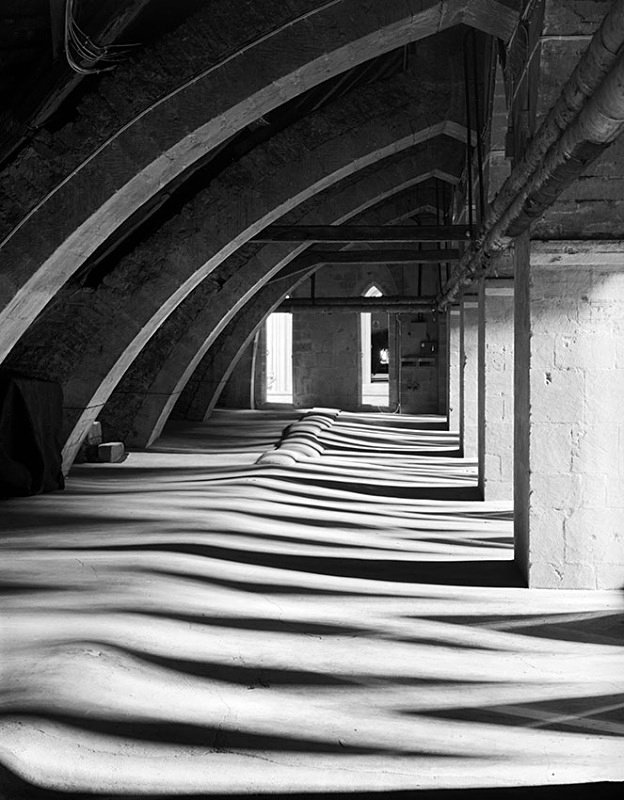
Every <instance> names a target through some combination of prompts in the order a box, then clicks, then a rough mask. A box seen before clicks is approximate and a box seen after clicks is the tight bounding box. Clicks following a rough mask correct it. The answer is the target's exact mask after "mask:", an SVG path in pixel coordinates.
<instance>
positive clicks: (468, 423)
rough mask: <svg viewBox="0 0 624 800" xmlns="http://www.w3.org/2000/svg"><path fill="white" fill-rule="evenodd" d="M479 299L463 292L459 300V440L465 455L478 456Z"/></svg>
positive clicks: (474, 457) (472, 457)
mask: <svg viewBox="0 0 624 800" xmlns="http://www.w3.org/2000/svg"><path fill="white" fill-rule="evenodd" d="M478 333H479V300H478V297H477V296H476V295H465V296H464V297H463V298H462V302H461V334H460V352H461V356H460V370H459V375H460V399H461V402H460V408H461V411H460V419H459V423H460V430H459V433H460V443H461V450H462V454H463V456H464V458H471V459H475V460H476V458H477V455H478V453H477V449H478V447H477V445H478V436H477V431H478V392H477V376H478V368H477V365H478V360H479V347H478V339H479V336H478Z"/></svg>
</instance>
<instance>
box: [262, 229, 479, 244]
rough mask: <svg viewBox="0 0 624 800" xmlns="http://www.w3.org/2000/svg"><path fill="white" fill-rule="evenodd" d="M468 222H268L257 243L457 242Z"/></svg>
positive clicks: (463, 237)
mask: <svg viewBox="0 0 624 800" xmlns="http://www.w3.org/2000/svg"><path fill="white" fill-rule="evenodd" d="M467 239H470V227H469V226H468V225H269V226H267V227H266V228H265V229H264V230H263V231H262V232H261V233H259V234H258V235H257V236H255V237H254V238H253V241H255V242H335V243H336V244H338V243H345V242H454V241H465V240H467Z"/></svg>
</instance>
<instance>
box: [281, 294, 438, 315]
mask: <svg viewBox="0 0 624 800" xmlns="http://www.w3.org/2000/svg"><path fill="white" fill-rule="evenodd" d="M434 305H435V297H411V296H399V297H392V296H386V297H318V298H316V300H314V299H312V298H310V297H296V298H289V299H288V300H284V301H283V302H282V303H281V305H280V306H279V308H277V309H276V310H277V311H294V310H295V309H297V310H303V311H305V310H308V311H315V310H316V311H375V310H377V311H388V312H393V313H395V314H398V313H402V312H406V313H410V312H412V311H416V310H419V309H428V310H431V309H433V308H434Z"/></svg>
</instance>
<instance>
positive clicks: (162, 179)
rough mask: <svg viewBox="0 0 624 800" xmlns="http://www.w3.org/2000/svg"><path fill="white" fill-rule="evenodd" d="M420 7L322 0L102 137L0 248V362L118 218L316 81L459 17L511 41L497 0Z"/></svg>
mask: <svg viewBox="0 0 624 800" xmlns="http://www.w3.org/2000/svg"><path fill="white" fill-rule="evenodd" d="M425 2H426V0H425ZM423 5H424V2H423V0H386V1H385V2H384V3H383V4H382V5H379V6H377V5H366V6H365V7H362V4H361V3H360V0H333V2H330V3H326V4H324V5H323V6H321V7H320V8H318V9H317V10H316V11H315V13H314V14H310V15H306V16H305V17H302V18H299V19H297V20H295V21H293V22H291V23H289V24H288V25H287V26H284V27H283V28H281V29H279V30H278V31H276V32H274V33H273V34H272V35H270V36H265V37H263V38H262V39H260V40H259V41H257V42H255V43H253V45H250V46H249V47H248V48H246V49H244V50H242V51H240V52H239V53H237V54H236V55H235V56H232V57H230V58H228V59H226V61H224V62H223V63H221V64H219V65H218V66H217V67H213V68H211V69H210V70H208V72H205V73H203V74H202V75H200V76H198V77H196V78H194V79H193V80H192V81H188V82H187V83H186V84H184V85H183V86H180V87H178V88H177V89H176V90H175V91H173V92H170V93H169V94H168V95H167V96H166V97H163V98H160V99H159V100H158V101H157V102H156V103H154V104H152V105H151V106H150V107H149V108H147V109H144V110H143V111H142V112H141V113H140V114H139V115H137V116H136V117H135V118H134V119H133V120H132V121H131V122H129V123H128V124H126V125H125V126H124V127H123V128H122V129H121V130H120V131H118V132H117V133H116V134H115V136H113V137H112V138H110V139H109V140H108V141H107V142H105V143H103V144H102V145H101V146H100V147H99V148H98V149H97V150H96V151H95V152H94V153H93V154H91V156H90V157H89V158H88V159H86V160H85V161H84V162H83V163H82V164H81V165H80V166H79V167H78V168H76V169H75V170H74V171H73V172H72V173H71V174H70V175H69V176H67V177H66V179H65V180H64V181H63V182H62V183H61V184H60V186H58V187H57V188H56V189H55V190H54V191H53V192H52V193H50V194H49V195H48V196H47V197H46V198H44V199H43V200H42V201H41V202H40V203H39V204H38V205H37V206H36V207H35V208H34V209H33V210H32V211H31V212H30V213H29V214H28V215H27V217H26V218H25V219H24V220H23V221H22V222H21V223H20V224H19V225H18V227H17V228H16V229H15V230H14V231H13V232H12V233H11V234H10V235H9V237H7V238H6V239H5V240H4V242H3V243H2V246H0V252H1V254H2V259H3V263H4V265H5V268H4V269H3V284H2V286H1V287H0V290H1V292H2V295H1V297H0V303H1V304H2V310H1V311H0V329H1V330H2V333H3V336H2V344H1V345H0V361H1V360H3V359H4V358H5V357H6V355H7V354H8V353H9V352H10V351H11V349H12V347H13V346H14V345H15V343H16V342H17V340H18V339H19V338H20V336H21V335H22V334H23V333H24V332H25V331H26V329H27V328H28V326H29V325H30V324H31V322H32V321H33V320H34V319H35V317H36V316H37V315H38V314H39V312H40V311H41V310H42V309H43V308H44V307H45V306H46V304H47V303H48V302H49V301H50V300H51V298H52V297H53V296H54V294H55V293H56V292H57V291H58V290H59V289H60V287H61V286H62V285H63V284H64V283H65V282H66V281H67V280H68V279H69V278H70V277H71V276H72V275H73V274H74V273H75V272H76V271H77V270H78V269H79V268H80V267H81V266H82V265H83V264H84V262H85V261H86V259H87V258H88V257H89V256H90V255H91V254H92V253H93V252H95V250H96V249H97V248H98V247H99V246H100V245H102V244H103V243H104V242H105V241H106V239H107V238H109V236H111V234H112V233H113V232H114V231H115V229H116V228H118V227H119V226H120V225H121V224H122V223H123V222H125V221H126V220H128V219H129V218H130V217H131V216H132V215H133V214H134V213H135V212H137V210H138V209H139V208H140V207H141V206H143V205H144V204H145V203H146V202H147V201H148V200H149V199H150V198H153V197H154V196H155V195H156V194H157V193H158V192H160V191H161V190H162V189H163V187H164V186H166V185H167V184H168V183H170V182H172V181H174V180H175V179H176V178H178V177H179V176H180V175H181V174H183V173H184V172H185V171H186V170H188V169H190V168H191V167H192V166H193V164H195V163H196V162H197V161H198V160H199V159H201V158H203V157H204V156H205V155H206V154H207V153H208V152H210V151H211V150H213V149H214V148H216V147H218V146H219V145H220V144H222V143H223V142H224V141H225V140H226V139H227V138H229V137H230V136H231V135H232V134H234V133H236V132H237V131H239V130H241V129H242V128H244V127H245V126H246V125H248V124H249V123H251V122H253V121H254V120H255V119H257V118H259V117H261V116H262V115H263V114H265V113H268V112H269V111H271V110H272V109H274V108H276V107H277V106H279V105H281V104H282V103H284V102H286V101H287V100H289V99H292V98H293V97H295V96H296V95H297V94H300V93H301V92H304V91H306V90H307V89H309V88H311V87H313V86H315V85H318V84H319V83H321V82H322V81H324V80H326V79H328V78H331V77H333V76H335V75H338V74H340V73H341V72H343V71H345V70H347V69H350V68H351V67H353V66H357V65H358V64H360V63H363V62H364V61H367V60H369V59H371V58H374V57H376V56H378V55H381V54H383V53H386V52H389V51H390V50H393V49H396V48H398V47H401V46H403V45H405V44H408V43H409V42H412V41H416V40H419V39H424V38H426V37H428V36H431V35H432V34H434V33H438V32H440V31H441V30H444V29H446V28H449V27H452V26H454V25H458V24H461V23H464V24H466V25H470V26H472V27H475V28H478V29H480V30H482V31H484V32H485V33H488V34H492V35H494V36H498V37H500V38H503V39H507V38H508V37H509V36H510V35H511V33H512V31H513V28H514V25H515V21H516V19H517V15H516V13H515V12H514V11H513V10H511V9H510V8H509V7H508V6H507V5H505V3H504V2H502V0H480V2H479V3H478V4H472V3H471V4H467V3H466V2H465V0H429V2H428V3H426V5H425V7H424V8H423ZM250 81H252V82H253V88H252V90H251V92H250Z"/></svg>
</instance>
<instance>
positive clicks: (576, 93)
mask: <svg viewBox="0 0 624 800" xmlns="http://www.w3.org/2000/svg"><path fill="white" fill-rule="evenodd" d="M622 44H624V0H615V2H614V4H613V6H612V7H611V9H610V11H609V13H608V14H607V15H606V16H605V18H604V20H603V22H602V24H601V26H600V28H599V29H598V31H597V32H596V33H595V34H594V37H593V38H592V40H591V43H590V45H589V47H588V48H587V50H586V52H585V54H584V55H583V56H582V58H581V60H580V61H579V64H578V65H577V67H576V69H575V70H574V72H573V74H572V76H571V78H570V79H569V80H568V82H567V83H566V84H565V86H564V88H563V90H562V92H561V95H560V97H559V99H558V101H557V103H556V104H555V106H554V107H553V112H551V114H549V116H548V118H547V119H546V121H545V122H544V124H543V125H542V127H541V128H540V130H539V132H538V134H537V136H536V137H535V139H534V141H533V144H532V145H531V146H529V148H528V150H527V155H525V158H523V159H522V161H521V162H520V163H519V164H518V166H517V167H516V168H515V169H514V170H513V172H512V174H511V175H510V177H509V178H508V179H507V181H506V183H505V185H504V186H503V188H502V189H501V191H500V192H499V195H498V196H497V198H496V200H495V201H494V203H493V204H492V208H491V212H490V214H489V215H488V218H487V220H486V222H485V224H484V226H483V230H482V231H481V233H480V234H479V236H478V237H477V239H476V240H475V242H474V244H473V245H472V246H471V247H469V248H468V249H467V250H466V252H465V253H464V255H463V256H462V258H461V259H460V261H459V264H458V267H457V269H456V270H455V272H454V273H453V274H452V275H451V278H450V280H449V281H448V282H447V284H446V286H445V288H444V290H443V291H442V292H441V293H440V295H439V296H438V306H439V307H440V308H442V307H444V306H446V305H447V304H448V303H449V302H452V300H453V299H454V298H455V297H456V296H457V294H458V293H459V291H460V290H461V288H462V287H463V286H467V285H468V284H470V283H472V282H473V281H474V280H476V279H477V278H479V277H481V276H482V275H484V274H486V273H487V271H488V266H489V260H490V257H491V256H492V254H494V253H495V252H497V251H500V250H502V249H504V248H505V247H506V246H507V245H508V243H509V239H508V237H509V236H518V235H519V234H520V233H522V232H523V231H524V230H526V229H527V228H528V226H529V225H530V223H531V221H532V220H533V219H535V218H536V217H538V216H540V215H541V214H542V213H543V212H544V211H545V210H546V208H548V207H549V206H550V205H552V204H553V203H554V202H555V200H556V199H557V198H558V197H559V195H560V194H561V192H563V191H564V189H566V188H567V187H568V186H569V185H570V184H571V183H572V182H573V181H574V180H575V179H576V178H577V177H578V176H579V175H580V174H581V173H582V172H583V171H584V170H585V169H586V168H587V166H588V165H589V164H590V163H592V162H593V161H594V160H595V159H596V158H598V157H599V156H600V155H601V154H602V153H603V152H604V150H605V149H606V148H607V147H608V146H609V145H610V144H612V142H613V141H614V140H615V139H616V138H617V136H619V134H620V133H621V132H622V131H623V130H624V92H623V91H622V86H623V85H624V53H620V54H619V56H617V57H616V56H615V55H614V53H613V49H614V48H616V47H617V49H618V50H620V49H621V46H622ZM609 67H610V70H609ZM590 94H591V96H590ZM560 123H561V124H565V128H564V129H562V128H561V127H559V124H560ZM553 125H555V126H556V127H557V130H556V131H555V130H554V128H553ZM555 133H558V135H557V136H556V137H555V138H553V136H554V134H555ZM536 154H539V161H538V163H537V164H536V167H535V169H533V170H532V172H529V170H530V169H531V168H532V165H533V161H534V159H535V158H537V155H536Z"/></svg>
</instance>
